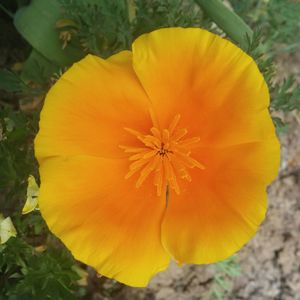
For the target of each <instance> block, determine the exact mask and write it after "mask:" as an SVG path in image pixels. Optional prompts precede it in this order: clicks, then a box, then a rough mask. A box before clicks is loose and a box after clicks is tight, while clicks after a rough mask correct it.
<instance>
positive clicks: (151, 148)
mask: <svg viewBox="0 0 300 300" xmlns="http://www.w3.org/2000/svg"><path fill="white" fill-rule="evenodd" d="M179 120H180V115H176V116H175V117H174V119H173V120H172V122H171V123H170V125H169V127H168V128H167V129H163V130H159V129H158V128H157V127H152V128H151V129H150V132H151V134H143V133H140V132H138V131H136V130H133V129H131V128H124V129H125V130H126V131H127V132H129V133H130V134H132V135H134V136H135V137H136V138H137V139H138V140H140V141H141V143H142V146H141V147H138V148H137V147H129V146H120V148H122V149H123V150H124V151H125V152H126V153H131V156H130V157H129V160H130V161H132V163H131V164H130V166H129V172H128V173H127V174H126V176H125V178H126V179H127V178H129V177H131V176H132V175H133V174H135V173H139V175H140V176H139V178H138V180H137V182H136V187H137V188H139V187H140V186H141V185H142V183H143V182H144V181H145V180H146V179H147V178H148V176H149V175H150V174H151V173H154V182H153V183H154V185H155V186H156V191H157V195H158V196H160V195H161V194H162V193H163V191H165V189H166V187H167V186H169V187H170V188H172V189H173V190H174V191H175V192H176V193H177V194H179V193H180V188H179V185H178V180H177V178H181V179H184V180H187V181H191V180H192V179H191V176H190V174H189V172H188V169H192V168H194V167H196V168H199V169H204V166H203V165H202V164H201V163H200V162H198V161H197V160H195V159H193V158H192V157H191V149H192V148H193V147H195V145H196V144H197V143H198V142H199V141H200V138H199V137H193V138H187V139H186V138H184V137H185V136H186V134H187V129H186V128H178V126H177V125H178V123H179Z"/></svg>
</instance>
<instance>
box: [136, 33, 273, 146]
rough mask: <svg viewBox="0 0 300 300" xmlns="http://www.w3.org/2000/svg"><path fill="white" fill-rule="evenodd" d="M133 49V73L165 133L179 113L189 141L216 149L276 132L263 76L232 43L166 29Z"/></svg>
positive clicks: (140, 40) (146, 36)
mask: <svg viewBox="0 0 300 300" xmlns="http://www.w3.org/2000/svg"><path fill="white" fill-rule="evenodd" d="M132 48H133V66H134V69H135V71H136V74H137V76H138V78H139V80H140V81H141V83H142V85H143V87H144V88H145V90H146V92H147V95H148V96H149V97H150V99H151V102H152V103H153V106H154V111H155V113H156V115H157V118H158V120H159V122H160V125H161V127H162V128H167V126H168V124H169V123H170V122H171V120H172V119H173V117H174V115H175V114H178V113H180V115H181V123H183V124H184V125H185V126H186V128H187V130H188V131H189V133H190V135H191V136H199V137H200V138H201V143H202V144H204V145H218V146H224V145H233V144H239V143H243V142H250V141H256V140H263V139H264V138H265V133H266V132H267V133H269V132H272V133H273V132H274V130H273V124H272V121H271V119H270V117H269V114H268V111H267V107H268V105H269V94H268V88H267V86H266V83H265V81H264V79H263V76H262V75H261V74H260V72H259V70H258V68H257V66H256V64H255V62H254V61H253V59H252V58H251V57H250V56H248V55H247V54H246V53H245V52H243V51H242V50H241V49H239V48H238V47H237V46H235V45H234V44H232V43H231V42H229V41H227V40H225V39H223V38H221V37H219V36H217V35H215V34H212V33H210V32H208V31H206V30H201V29H199V28H165V29H159V30H156V31H153V32H151V33H149V34H144V35H142V36H140V37H139V38H137V40H136V41H135V42H134V43H133V46H132ZM262 110H263V112H261V113H260V111H262ZM249 123H251V124H250V126H249ZM261 123H263V124H261ZM254 124H256V125H254Z"/></svg>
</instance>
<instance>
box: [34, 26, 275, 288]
mask: <svg viewBox="0 0 300 300" xmlns="http://www.w3.org/2000/svg"><path fill="white" fill-rule="evenodd" d="M268 106H269V93H268V88H267V86H266V83H265V81H264V79H263V76H262V74H261V73H260V72H259V70H258V67H257V66H256V64H255V62H254V61H253V59H252V58H251V57H249V56H248V55H247V54H246V53H244V52H243V51H242V50H241V49H239V48H238V47H237V46H235V45H234V44H232V43H231V42H229V41H227V40H225V39H222V38H220V37H219V36H217V35H215V34H212V33H209V32H208V31H205V30H202V29H198V28H185V29H184V28H165V29H159V30H156V31H154V32H151V33H149V34H144V35H142V36H140V37H139V38H137V40H136V41H135V42H134V43H133V46H132V52H131V51H122V52H120V53H118V54H116V55H114V56H112V57H110V58H108V59H107V60H104V59H101V58H99V57H95V56H92V55H88V56H87V57H86V58H84V59H83V60H81V61H80V62H78V63H76V64H74V65H73V66H72V67H71V68H70V69H69V70H68V71H67V72H66V73H65V74H64V75H63V76H62V77H61V78H60V79H59V80H58V81H57V82H56V84H55V85H54V86H53V87H52V88H51V89H50V91H49V93H48V95H47V97H46V100H45V105H44V107H43V110H42V113H41V119H40V130H39V133H38V135H37V137H36V139H35V153H36V157H37V159H38V161H39V164H40V175H41V188H40V195H39V205H40V210H41V213H42V215H43V217H44V218H45V220H46V222H47V224H48V226H49V228H50V230H52V231H53V233H54V234H55V235H57V236H58V237H59V238H60V239H61V240H62V241H63V242H64V243H65V244H66V246H67V247H68V248H69V249H70V251H71V252H72V254H73V255H74V256H75V258H76V259H78V260H80V261H82V262H84V263H86V264H89V265H91V266H93V267H94V268H95V269H96V270H97V271H98V272H99V273H100V274H102V275H105V276H107V277H110V278H114V279H116V280H118V281H120V282H122V283H125V284H127V285H130V286H137V287H142V286H146V285H147V284H148V281H149V280H150V279H151V277H152V276H153V275H155V274H156V273H157V272H160V271H162V270H164V269H166V268H167V266H168V264H169V261H170V260H171V259H174V260H175V261H177V262H178V263H180V264H183V263H195V264H207V263H214V262H217V261H219V260H223V259H225V258H227V257H229V256H231V255H232V254H234V253H235V252H236V251H238V250H239V249H240V248H241V247H242V246H243V245H244V244H245V243H246V242H247V241H248V240H249V239H250V238H251V237H252V236H253V235H254V234H255V232H256V231H257V228H258V226H259V225H260V224H261V222H262V221H263V220H264V218H265V214H266V209H267V194H266V187H267V185H268V184H270V183H271V181H272V180H273V179H274V178H275V177H276V174H277V171H278V167H279V156H280V151H279V148H280V147H279V143H278V139H277V137H276V134H275V130H274V126H273V123H272V119H271V117H270V114H269V111H268Z"/></svg>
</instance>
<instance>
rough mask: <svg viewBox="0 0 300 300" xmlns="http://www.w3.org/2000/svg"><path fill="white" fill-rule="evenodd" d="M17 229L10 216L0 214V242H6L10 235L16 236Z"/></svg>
mask: <svg viewBox="0 0 300 300" xmlns="http://www.w3.org/2000/svg"><path fill="white" fill-rule="evenodd" d="M16 235H17V231H16V228H15V226H14V224H13V222H12V220H11V218H10V217H7V218H4V217H3V215H2V214H0V244H4V243H6V242H7V241H8V240H9V239H10V238H11V237H12V236H14V237H15V236H16Z"/></svg>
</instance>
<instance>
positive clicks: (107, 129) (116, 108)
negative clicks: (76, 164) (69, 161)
mask: <svg viewBox="0 0 300 300" xmlns="http://www.w3.org/2000/svg"><path fill="white" fill-rule="evenodd" d="M148 106H149V99H148V98H147V96H146V95H145V93H144V91H143V88H142V87H141V85H140V84H139V82H138V80H137V78H136V76H135V73H134V71H133V69H132V62H131V52H129V51H123V52H120V53H118V54H116V55H114V56H112V57H110V58H109V59H107V60H104V59H101V58H99V57H97V56H92V55H88V56H86V57H85V58H84V59H83V60H81V61H80V62H78V63H76V64H74V65H73V66H72V67H71V68H70V69H69V70H68V71H67V72H66V73H65V74H63V75H62V77H61V78H60V79H59V80H58V81H57V82H56V83H55V85H54V86H53V87H52V88H51V89H50V91H49V93H48V94H47V97H46V100H45V104H44V107H43V110H42V112H41V117H40V124H39V126H40V130H39V133H38V135H37V137H36V139H35V153H36V157H37V158H38V159H41V158H46V157H50V156H56V155H92V156H98V157H108V158H114V157H124V152H123V151H122V150H121V149H120V148H119V147H118V145H120V144H124V143H131V144H134V143H135V141H134V140H133V139H131V137H130V136H128V135H127V134H126V132H125V131H124V127H126V126H129V127H139V128H147V129H148V128H149V126H150V124H151V118H150V115H149V112H148Z"/></svg>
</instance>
